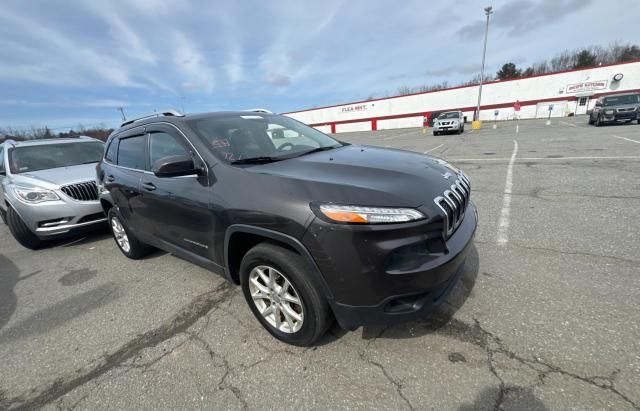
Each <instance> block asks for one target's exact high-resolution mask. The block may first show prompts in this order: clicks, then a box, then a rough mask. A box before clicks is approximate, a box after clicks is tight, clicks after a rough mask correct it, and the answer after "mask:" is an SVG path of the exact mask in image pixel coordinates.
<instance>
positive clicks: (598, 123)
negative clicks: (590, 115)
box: [596, 116, 602, 127]
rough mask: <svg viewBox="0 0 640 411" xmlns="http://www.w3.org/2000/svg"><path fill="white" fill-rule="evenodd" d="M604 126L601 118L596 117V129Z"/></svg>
mask: <svg viewBox="0 0 640 411" xmlns="http://www.w3.org/2000/svg"><path fill="white" fill-rule="evenodd" d="M601 125H602V121H600V116H598V117H596V127H600V126H601Z"/></svg>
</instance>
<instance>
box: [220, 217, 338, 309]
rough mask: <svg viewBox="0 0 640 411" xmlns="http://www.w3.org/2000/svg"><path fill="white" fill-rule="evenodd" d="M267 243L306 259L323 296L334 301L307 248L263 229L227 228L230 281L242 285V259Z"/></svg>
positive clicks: (226, 246)
mask: <svg viewBox="0 0 640 411" xmlns="http://www.w3.org/2000/svg"><path fill="white" fill-rule="evenodd" d="M265 241H268V242H270V243H274V244H277V245H280V246H282V247H285V248H288V249H290V250H291V251H293V252H295V253H296V254H298V255H300V256H301V257H302V258H303V259H305V261H306V262H307V263H308V264H309V268H310V272H311V274H312V276H313V279H314V280H315V282H317V284H318V285H319V286H320V287H321V289H322V293H323V295H324V296H325V297H326V298H327V299H328V300H329V301H330V302H332V301H333V294H332V293H331V290H330V289H329V286H328V285H327V283H326V281H325V279H324V277H323V275H322V273H321V272H320V269H319V268H318V265H317V264H316V262H315V260H314V259H313V257H312V256H311V253H309V251H308V250H307V248H306V247H305V246H304V245H303V244H302V243H301V242H300V241H299V240H298V239H296V238H295V237H292V236H290V235H288V234H284V233H281V232H279V231H273V230H269V229H267V228H262V227H255V226H250V225H245V224H234V225H231V226H229V228H227V231H226V233H225V237H224V261H225V269H224V270H225V275H226V277H227V279H228V280H229V281H231V282H233V283H234V284H240V275H239V272H238V271H239V268H240V262H241V261H242V257H243V256H244V255H245V254H246V253H247V251H249V250H250V249H251V248H252V247H254V246H255V245H257V244H259V243H261V242H265Z"/></svg>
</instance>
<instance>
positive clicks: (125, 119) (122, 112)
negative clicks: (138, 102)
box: [118, 107, 127, 123]
mask: <svg viewBox="0 0 640 411" xmlns="http://www.w3.org/2000/svg"><path fill="white" fill-rule="evenodd" d="M118 111H120V114H122V122H123V123H124V122H125V121H127V116H125V115H124V108H123V107H118Z"/></svg>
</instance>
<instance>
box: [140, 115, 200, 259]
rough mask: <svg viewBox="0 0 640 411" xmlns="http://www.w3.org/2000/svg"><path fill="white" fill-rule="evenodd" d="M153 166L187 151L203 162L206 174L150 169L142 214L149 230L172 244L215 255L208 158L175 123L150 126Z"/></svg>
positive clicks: (143, 188)
mask: <svg viewBox="0 0 640 411" xmlns="http://www.w3.org/2000/svg"><path fill="white" fill-rule="evenodd" d="M147 133H148V149H147V153H148V155H147V164H148V167H149V169H151V168H152V167H153V164H154V163H155V162H156V161H158V160H159V159H161V158H164V157H169V156H175V155H187V156H190V157H191V158H192V159H193V161H194V164H196V165H199V166H202V168H203V170H204V172H203V174H202V175H197V174H195V173H194V174H193V175H188V176H180V177H157V176H155V175H154V174H153V173H146V174H144V175H143V177H142V181H141V192H142V194H141V208H140V215H141V221H142V224H143V225H144V227H145V230H149V231H151V232H152V233H153V235H154V236H155V237H156V238H158V239H159V240H161V241H162V242H164V243H165V244H169V245H171V246H174V247H177V248H179V249H181V250H183V251H187V252H189V253H192V254H196V255H197V256H200V257H205V258H207V259H209V260H210V259H211V253H212V252H213V247H212V240H213V227H212V218H213V217H212V214H211V212H210V210H209V184H208V181H209V180H208V178H207V174H206V167H205V166H204V162H203V161H202V160H201V158H200V157H199V156H198V155H197V153H196V152H195V149H194V148H193V147H192V146H191V145H190V144H189V143H188V142H187V140H186V139H185V138H184V136H183V135H182V134H181V133H180V132H179V131H178V130H176V129H175V128H174V127H172V126H168V125H151V126H148V127H147Z"/></svg>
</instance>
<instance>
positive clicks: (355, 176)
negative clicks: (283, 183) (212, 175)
mask: <svg viewBox="0 0 640 411" xmlns="http://www.w3.org/2000/svg"><path fill="white" fill-rule="evenodd" d="M246 170H247V171H249V172H254V173H260V174H268V175H272V176H279V177H285V178H288V179H291V180H292V181H295V182H297V183H298V184H301V185H303V186H305V187H304V188H305V189H304V190H302V191H303V192H306V193H309V196H310V197H312V198H311V200H312V201H323V202H335V203H344V204H346V203H350V204H357V205H370V206H391V207H419V206H421V205H423V204H428V205H429V206H431V204H432V203H433V199H434V198H435V197H437V196H439V195H442V193H443V192H444V191H445V190H446V189H447V188H449V187H450V186H451V184H453V182H454V181H455V178H456V177H455V175H456V173H457V172H459V170H457V169H455V168H454V167H453V166H450V165H448V164H447V163H446V162H444V161H443V160H440V159H438V158H435V157H430V156H426V155H422V154H418V153H414V152H410V151H403V150H395V149H384V148H377V147H371V146H356V145H349V146H345V147H341V148H338V149H334V150H329V151H324V152H319V153H314V154H309V155H305V156H301V157H296V158H292V159H289V160H283V161H278V162H274V163H268V164H263V165H258V166H253V167H247V168H246ZM445 176H446V177H447V178H445Z"/></svg>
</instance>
